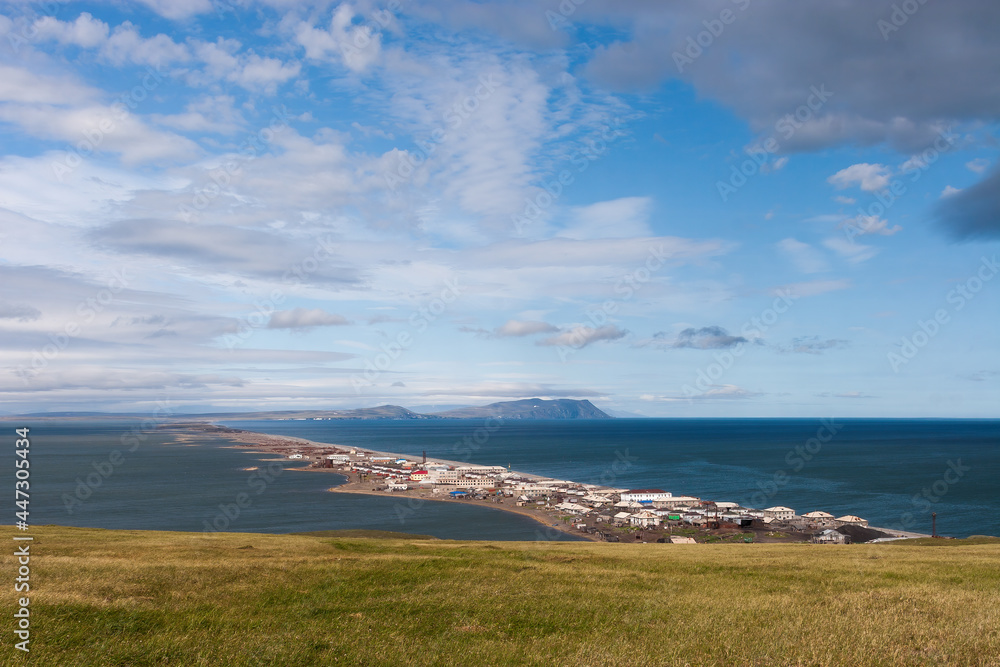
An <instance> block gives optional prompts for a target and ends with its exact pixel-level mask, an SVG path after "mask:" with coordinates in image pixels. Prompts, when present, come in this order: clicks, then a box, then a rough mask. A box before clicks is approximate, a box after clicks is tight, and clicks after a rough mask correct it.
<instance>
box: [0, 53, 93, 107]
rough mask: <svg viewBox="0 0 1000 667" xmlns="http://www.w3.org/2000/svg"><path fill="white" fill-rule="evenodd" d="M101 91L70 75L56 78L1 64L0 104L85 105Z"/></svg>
mask: <svg viewBox="0 0 1000 667" xmlns="http://www.w3.org/2000/svg"><path fill="white" fill-rule="evenodd" d="M99 96H100V93H99V91H97V90H94V89H93V88H90V87H89V86H86V85H84V84H82V83H80V82H79V81H77V80H76V79H74V78H71V77H68V76H54V75H50V74H45V73H42V72H37V71H32V70H29V69H26V68H23V67H14V66H12V65H4V64H2V63H0V102H16V103H20V104H59V105H69V104H81V103H85V102H89V101H93V100H95V99H97V98H98V97H99Z"/></svg>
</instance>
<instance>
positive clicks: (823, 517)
mask: <svg viewBox="0 0 1000 667" xmlns="http://www.w3.org/2000/svg"><path fill="white" fill-rule="evenodd" d="M802 518H803V519H809V520H810V521H829V520H830V519H832V518H833V515H832V514H830V513H829V512H806V513H805V514H803V515H802Z"/></svg>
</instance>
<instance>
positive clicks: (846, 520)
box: [835, 514, 868, 528]
mask: <svg viewBox="0 0 1000 667" xmlns="http://www.w3.org/2000/svg"><path fill="white" fill-rule="evenodd" d="M835 521H839V522H840V523H841V524H847V525H849V526H861V527H862V528H867V527H868V521H867V520H865V519H862V518H861V517H859V516H854V515H853V514H845V515H844V516H838V517H837V518H836V519H835Z"/></svg>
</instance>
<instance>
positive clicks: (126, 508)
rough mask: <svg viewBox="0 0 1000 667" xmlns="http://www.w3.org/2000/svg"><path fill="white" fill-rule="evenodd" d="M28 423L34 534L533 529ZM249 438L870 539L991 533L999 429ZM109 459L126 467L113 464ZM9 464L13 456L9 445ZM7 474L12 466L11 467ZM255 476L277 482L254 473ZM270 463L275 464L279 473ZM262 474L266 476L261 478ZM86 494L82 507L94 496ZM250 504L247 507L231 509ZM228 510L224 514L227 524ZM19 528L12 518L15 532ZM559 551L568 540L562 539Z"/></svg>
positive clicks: (62, 424)
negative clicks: (565, 485)
mask: <svg viewBox="0 0 1000 667" xmlns="http://www.w3.org/2000/svg"><path fill="white" fill-rule="evenodd" d="M0 424H3V426H2V427H0V428H4V429H8V430H9V431H10V433H9V436H10V439H11V443H12V442H13V438H14V434H13V430H14V428H15V426H23V425H28V426H30V427H31V436H32V448H31V471H32V477H31V484H32V486H31V490H32V499H31V503H32V504H31V511H32V516H31V523H32V524H44V523H53V524H61V525H76V526H92V527H101V528H125V529H147V530H186V531H200V530H205V529H213V528H218V529H223V530H233V531H247V532H276V533H284V532H295V531H307V530H330V529H343V528H375V529H381V530H395V531H402V532H409V533H422V534H430V535H435V536H438V537H443V538H453V539H495V540H530V539H537V538H538V536H539V528H540V526H539V524H537V523H535V522H534V521H531V520H530V519H527V518H524V517H520V516H516V515H513V514H509V513H505V512H500V511H497V510H492V509H488V508H481V507H471V506H467V505H462V504H460V503H457V502H454V503H452V502H448V503H430V502H428V503H424V504H422V505H419V506H416V507H413V506H409V505H408V504H407V503H406V502H405V501H402V500H401V499H396V498H380V497H372V496H355V495H348V494H332V493H328V492H327V491H326V489H327V488H329V487H331V486H334V485H336V484H337V483H339V482H340V481H342V479H343V478H342V477H341V476H339V475H335V474H330V473H311V472H300V471H296V470H294V469H293V468H295V467H297V466H298V464H295V463H293V462H290V461H282V462H268V461H261V460H260V459H261V458H262V455H259V454H253V453H250V452H247V451H245V450H238V449H232V448H229V447H227V446H226V445H227V444H229V443H227V442H225V441H224V440H222V439H219V438H212V437H202V438H200V439H199V441H198V445H197V446H191V445H188V444H178V443H176V442H173V441H172V438H171V437H170V436H168V435H166V434H164V433H162V432H157V431H150V432H141V433H140V434H139V435H141V436H142V438H143V439H142V440H141V441H139V446H138V447H136V448H135V451H128V450H129V449H130V446H131V445H132V444H134V442H135V441H129V440H127V441H126V444H123V443H122V441H121V438H122V435H123V434H124V435H126V436H127V435H128V433H129V429H133V428H137V422H129V421H97V420H74V421H38V422H37V423H27V424H21V423H13V422H0ZM225 424H226V425H229V426H233V427H236V428H243V429H246V430H254V431H260V432H266V433H275V434H282V435H290V436H298V437H303V438H308V439H311V440H315V441H318V442H326V443H330V444H337V445H343V446H357V447H364V448H369V449H376V450H382V451H389V452H399V453H403V454H408V455H411V456H420V455H421V453H422V452H424V451H426V452H427V455H428V456H432V457H438V458H445V459H451V460H458V461H464V462H468V463H474V464H491V465H497V464H499V465H510V466H511V467H512V469H514V470H520V471H523V472H528V473H535V474H540V475H546V476H549V477H555V478H559V479H570V480H575V481H580V482H591V483H597V484H606V485H612V486H619V487H628V488H661V489H664V490H667V491H671V492H672V493H674V494H675V495H681V494H684V495H696V496H699V497H702V498H706V499H712V500H729V501H735V502H739V503H741V504H744V505H748V506H753V507H769V506H772V505H787V506H789V507H792V508H794V509H795V510H796V511H797V512H799V513H804V512H808V511H812V510H824V511H828V512H831V513H833V514H835V515H837V516H840V515H841V514H857V515H859V516H862V517H864V518H866V519H868V520H869V521H870V522H871V524H872V525H875V526H884V527H892V528H897V529H906V530H912V531H916V532H930V527H931V512H936V513H937V527H938V532H939V533H941V534H944V535H953V536H956V537H965V536H968V535H974V534H980V535H982V534H986V535H1000V515H998V513H997V512H996V511H995V509H994V501H995V497H996V495H997V491H998V489H1000V484H998V479H1000V421H998V420H857V419H855V420H837V421H834V422H832V423H829V422H827V423H824V422H821V421H820V420H809V419H717V420H708V419H690V420H686V419H620V420H608V421H531V422H528V421H509V422H505V423H498V422H495V421H492V420H491V421H482V420H447V421H444V420H442V421H436V420H435V421H341V422H337V421H227V422H225ZM116 450H117V451H119V452H121V458H120V459H119V458H117V457H115V456H114V455H113V452H114V451H116ZM7 451H8V452H12V451H13V447H12V446H11V447H9V448H8V450H7ZM8 456H9V458H10V460H9V462H8V465H9V466H10V468H9V469H11V470H13V467H14V462H13V456H12V454H9V455H8ZM251 466H270V469H271V470H272V471H276V470H280V472H278V473H275V474H271V475H268V476H267V478H264V477H262V476H261V473H260V472H255V471H247V470H244V469H243V468H247V467H251ZM278 466H280V468H278ZM266 470H267V469H266V468H265V471H266ZM88 491H89V493H88ZM241 493H245V494H246V498H245V499H244V504H245V501H246V500H249V501H250V502H249V505H247V506H245V507H242V508H237V509H239V515H238V516H232V514H234V509H233V508H234V505H235V504H236V502H237V499H238V497H239V494H241ZM227 509H228V512H229V515H230V516H227V515H226V511H227ZM12 520H13V518H12ZM566 539H571V538H569V537H568V536H567V538H566Z"/></svg>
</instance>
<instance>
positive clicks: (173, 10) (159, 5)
mask: <svg viewBox="0 0 1000 667" xmlns="http://www.w3.org/2000/svg"><path fill="white" fill-rule="evenodd" d="M140 2H142V3H143V4H144V5H146V6H148V7H149V8H150V9H152V10H153V11H154V12H156V13H157V14H159V15H160V16H162V17H164V18H168V19H175V20H176V19H186V18H189V17H191V16H194V15H196V14H205V13H207V12H210V11H212V0H140Z"/></svg>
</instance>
